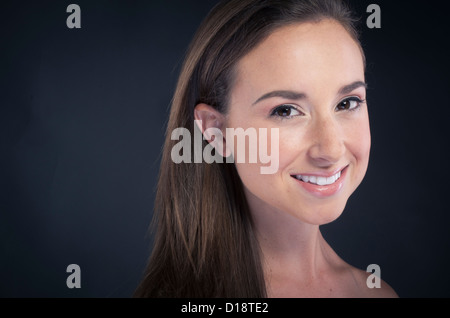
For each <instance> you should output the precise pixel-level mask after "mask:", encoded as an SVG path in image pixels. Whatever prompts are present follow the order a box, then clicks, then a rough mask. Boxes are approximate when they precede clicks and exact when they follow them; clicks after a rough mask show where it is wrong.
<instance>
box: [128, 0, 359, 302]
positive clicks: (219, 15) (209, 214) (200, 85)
mask: <svg viewBox="0 0 450 318" xmlns="http://www.w3.org/2000/svg"><path fill="white" fill-rule="evenodd" d="M324 18H330V19H334V20H336V21H338V22H339V23H340V24H342V25H343V26H344V28H345V29H346V30H347V31H348V32H349V34H350V35H351V36H352V37H353V38H354V39H355V41H356V42H357V43H359V42H358V35H357V33H356V31H355V28H354V21H355V20H354V19H353V18H352V15H351V11H350V10H349V9H348V7H347V6H346V5H345V4H344V3H343V2H342V1H340V0H231V1H222V2H220V3H219V4H217V5H216V6H215V7H214V8H213V9H212V11H211V12H210V13H209V15H208V16H207V17H206V19H205V20H204V21H203V22H202V24H201V25H200V27H199V29H198V31H197V33H196V34H195V36H194V39H193V41H192V42H191V45H190V47H189V50H188V52H187V55H186V58H185V61H184V64H183V66H182V69H181V73H180V76H179V80H178V83H177V87H176V91H175V94H174V97H173V101H172V107H171V112H170V118H169V122H168V126H167V131H166V137H165V144H164V149H163V153H162V158H161V168H160V174H159V181H158V187H157V193H156V200H155V211H154V226H155V227H156V234H155V240H154V247H153V251H152V254H151V257H150V260H149V263H148V266H147V269H146V272H145V275H144V277H143V280H142V282H141V284H140V285H139V286H138V288H137V290H136V292H135V296H136V297H266V296H267V293H266V285H265V281H264V273H263V269H262V260H261V255H260V250H259V244H258V241H257V239H256V236H255V233H254V230H253V225H252V218H251V215H250V211H249V208H248V206H247V201H246V198H245V196H244V191H243V185H242V183H241V180H240V178H239V175H238V174H237V171H236V168H235V166H234V164H231V163H228V164H227V163H216V162H214V163H211V164H208V163H205V162H202V163H179V164H176V163H174V162H173V161H172V159H171V151H172V148H173V146H174V145H175V144H176V143H177V141H174V140H172V139H171V133H172V131H173V130H174V129H175V128H179V127H184V128H187V129H188V130H189V131H190V133H191V135H194V129H197V127H196V126H195V124H194V107H195V106H196V105H197V104H199V103H206V104H208V105H211V106H213V107H215V108H216V109H217V110H218V111H220V112H222V113H224V114H226V112H227V104H228V97H229V93H230V89H231V88H232V85H233V80H234V71H235V65H236V63H237V62H238V61H239V59H241V58H242V57H243V56H244V55H246V54H247V53H248V52H249V51H251V50H252V49H253V48H255V46H256V45H257V44H258V43H260V42H261V41H263V40H264V39H265V38H266V37H267V36H268V35H269V34H270V33H271V32H273V31H274V30H275V29H276V28H279V27H281V26H285V25H288V24H291V23H300V22H314V21H320V20H321V19H324ZM203 143H204V145H206V141H203ZM193 151H194V149H193Z"/></svg>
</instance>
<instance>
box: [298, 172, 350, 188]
mask: <svg viewBox="0 0 450 318" xmlns="http://www.w3.org/2000/svg"><path fill="white" fill-rule="evenodd" d="M343 170H344V169H342V170H340V171H339V172H338V173H336V174H335V175H332V176H331V177H322V176H304V175H300V174H298V175H293V176H292V177H293V178H295V179H297V180H300V181H303V182H306V183H311V184H315V185H319V186H327V185H330V184H333V183H335V182H336V181H337V180H339V178H340V177H341V174H342V171H343Z"/></svg>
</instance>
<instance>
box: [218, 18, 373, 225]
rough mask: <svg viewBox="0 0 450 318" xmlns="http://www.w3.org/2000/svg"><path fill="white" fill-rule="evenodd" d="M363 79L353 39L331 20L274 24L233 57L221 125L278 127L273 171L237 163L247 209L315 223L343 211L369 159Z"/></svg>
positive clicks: (256, 164) (257, 164)
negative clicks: (233, 71) (239, 56)
mask: <svg viewBox="0 0 450 318" xmlns="http://www.w3.org/2000/svg"><path fill="white" fill-rule="evenodd" d="M364 83H365V80H364V66H363V59H362V54H361V51H360V48H359V46H358V45H357V44H356V42H355V41H354V40H353V39H352V38H351V36H350V35H349V34H348V33H347V31H346V30H345V29H344V28H343V27H342V26H341V25H340V24H339V23H337V22H335V21H332V20H322V21H321V22H318V23H301V24H294V25H290V26H285V27H282V28H280V29H277V30H275V31H274V32H273V33H272V34H271V35H270V36H269V37H268V38H267V39H265V40H264V41H263V42H262V43H260V44H259V45H258V46H257V47H256V48H255V49H254V50H253V51H251V52H250V53H249V54H247V55H246V56H244V57H243V58H242V59H241V60H240V61H239V63H238V64H237V73H236V80H235V82H234V86H233V88H232V91H231V98H230V105H229V109H228V113H227V115H226V123H225V125H226V127H229V128H238V127H241V128H243V129H244V130H246V129H248V128H251V129H256V131H257V132H258V131H259V128H266V129H268V131H269V133H268V134H269V136H270V131H271V129H272V128H278V129H279V140H278V141H277V142H278V150H279V166H278V170H277V171H276V173H274V174H261V170H260V168H261V166H267V164H263V163H261V162H260V161H258V163H249V162H248V161H246V162H245V163H236V168H237V171H238V173H239V176H240V178H241V180H242V182H243V184H244V188H245V192H246V196H247V199H248V202H249V205H250V208H251V210H252V212H253V214H255V213H258V211H262V210H265V211H275V212H282V213H289V214H291V215H292V216H295V217H297V218H298V219H300V220H301V221H303V222H306V223H310V224H319V225H320V224H325V223H328V222H331V221H333V220H335V219H336V218H337V217H338V216H339V215H340V214H341V213H342V211H343V209H344V207H345V204H346V202H347V199H348V198H349V196H350V195H351V194H352V193H353V191H355V189H356V188H357V187H358V185H359V184H360V183H361V181H362V179H363V177H364V175H365V173H366V170H367V165H368V161H369V152H370V129H369V118H368V112H367V106H366V103H365V99H366V89H365V84H364ZM247 141H248V140H247ZM268 144H269V146H268V151H270V149H271V148H270V147H273V146H274V145H271V143H270V138H269V143H268ZM232 151H233V152H234V156H236V151H237V148H236V147H234V149H233V150H232ZM246 151H247V153H248V151H249V146H248V143H247V146H246ZM251 151H255V150H254V149H253V150H251ZM247 158H248V155H247Z"/></svg>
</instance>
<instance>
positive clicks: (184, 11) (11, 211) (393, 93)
mask: <svg viewBox="0 0 450 318" xmlns="http://www.w3.org/2000/svg"><path fill="white" fill-rule="evenodd" d="M70 3H72V2H71V1H56V0H55V1H9V2H8V1H2V2H1V4H0V13H1V21H0V26H1V28H0V35H1V37H0V39H1V49H0V56H1V59H0V81H1V82H0V89H1V90H0V111H1V116H0V129H1V130H0V132H1V134H0V136H1V137H0V138H1V144H0V147H1V148H0V149H1V156H0V167H1V169H0V173H1V175H0V282H1V283H0V296H3V297H72V296H74V297H78V296H81V297H128V296H130V295H131V294H132V292H133V290H134V288H135V287H136V285H137V283H138V281H139V278H140V277H141V273H142V271H143V269H144V266H145V263H146V260H147V257H148V255H149V252H150V246H151V238H150V237H149V236H148V235H147V228H148V225H149V223H150V220H151V213H152V205H153V199H154V190H155V184H156V178H157V173H158V168H159V155H160V149H161V145H162V141H163V134H164V128H165V122H166V120H167V116H168V105H169V103H170V99H171V96H172V93H173V89H174V86H175V82H176V78H177V74H178V71H179V67H180V63H181V61H182V58H183V55H184V52H185V49H186V47H187V45H188V43H189V41H190V39H191V38H192V35H193V33H194V32H195V30H196V28H197V26H198V25H199V23H200V20H201V19H202V18H203V17H204V16H205V15H206V13H207V12H208V11H209V10H210V8H211V7H212V6H213V5H214V4H215V3H216V1H206V0H205V1H193V0H189V1H186V0H172V1H112V0H108V1H100V0H98V1H87V0H83V1H76V3H77V4H78V5H79V6H80V8H81V29H68V28H67V26H66V18H67V17H68V15H69V13H66V8H67V6H68V5H69V4H70ZM370 3H377V4H379V5H380V7H381V12H382V16H381V18H382V25H381V29H369V28H367V27H366V26H365V19H366V17H367V16H368V13H366V8H367V6H368V5H369V4H370ZM425 3H426V4H425ZM442 3H443V2H442V1H437V0H433V1H427V2H423V1H408V2H406V1H387V0H373V1H367V0H364V1H360V0H358V1H356V0H355V1H351V4H352V5H353V7H354V8H355V10H356V12H357V13H358V15H359V16H361V17H362V42H363V46H364V48H365V52H366V56H367V61H368V67H367V82H368V84H369V87H370V89H369V91H368V102H369V109H370V110H369V112H370V117H371V128H372V153H371V161H370V164H369V170H368V173H367V175H366V178H365V180H364V182H363V183H362V185H361V186H360V188H359V189H358V190H357V192H356V193H355V194H354V195H353V196H352V197H351V198H350V200H349V203H348V205H347V208H346V210H345V211H344V213H343V215H342V216H341V217H340V218H339V219H338V220H337V221H335V222H333V223H331V224H329V225H326V226H323V227H322V231H323V233H324V236H325V237H326V238H327V239H328V241H329V243H330V244H331V246H332V247H334V249H335V250H336V251H337V253H338V254H339V255H340V256H341V257H342V258H343V259H344V260H346V261H347V262H349V263H351V264H353V265H355V266H357V267H359V268H362V269H365V268H366V267H367V266H368V265H369V264H372V263H375V264H378V265H380V267H381V277H382V278H383V279H384V280H385V281H387V282H388V283H389V284H390V285H391V286H392V287H393V288H394V289H395V290H396V291H397V292H398V293H399V295H400V296H402V297H449V296H450V291H449V288H448V285H449V283H450V278H449V277H448V274H447V273H448V268H449V267H450V263H449V251H450V231H448V226H449V221H450V216H449V212H450V211H449V210H450V209H449V208H448V204H447V199H448V197H447V195H448V191H449V187H448V185H447V182H448V180H450V178H449V177H450V176H449V167H448V163H449V159H448V150H447V149H446V148H447V146H448V145H449V142H448V141H447V139H448V135H449V134H448V133H447V129H448V126H449V125H448V124H447V120H448V119H449V118H450V117H449V113H450V112H449V110H448V108H449V106H450V105H449V88H450V86H449V78H448V75H449V61H448V56H450V54H449V53H450V52H449V50H448V48H447V46H446V42H447V41H448V34H449V29H450V28H449V27H448V26H447V22H446V21H447V15H448V13H447V12H446V10H445V7H444V6H443V4H442ZM69 264H78V265H80V267H81V288H80V289H69V288H67V286H66V278H67V276H68V275H69V274H68V273H66V267H67V266H68V265H69Z"/></svg>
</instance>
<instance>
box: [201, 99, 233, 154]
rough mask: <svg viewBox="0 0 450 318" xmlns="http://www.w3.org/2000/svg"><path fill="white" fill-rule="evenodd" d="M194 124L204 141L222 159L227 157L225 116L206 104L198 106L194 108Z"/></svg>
mask: <svg viewBox="0 0 450 318" xmlns="http://www.w3.org/2000/svg"><path fill="white" fill-rule="evenodd" d="M194 118H195V124H196V125H197V127H198V128H199V129H200V131H201V132H202V134H203V136H204V138H205V140H207V141H208V142H209V144H210V145H211V146H213V147H214V148H215V149H216V151H218V152H219V154H220V155H221V156H222V157H227V154H228V152H227V149H226V140H225V133H224V130H225V128H224V127H225V115H223V114H222V113H221V112H219V111H218V110H216V109H215V108H214V107H212V106H210V105H207V104H203V103H202V104H198V105H197V106H195V108H194Z"/></svg>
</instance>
